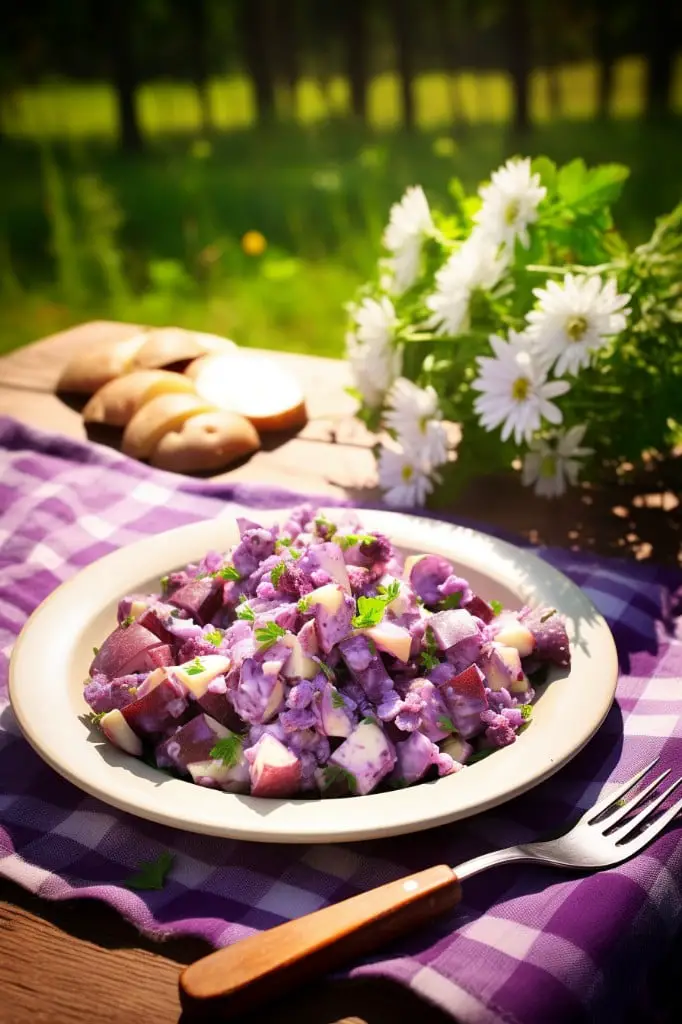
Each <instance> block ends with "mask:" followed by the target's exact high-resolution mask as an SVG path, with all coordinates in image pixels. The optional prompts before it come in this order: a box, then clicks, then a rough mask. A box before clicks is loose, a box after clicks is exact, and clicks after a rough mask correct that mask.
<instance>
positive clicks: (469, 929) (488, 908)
mask: <svg viewBox="0 0 682 1024" xmlns="http://www.w3.org/2000/svg"><path fill="white" fill-rule="evenodd" d="M298 500H300V496H297V495H292V494H287V493H285V492H281V491H274V490H271V489H266V488H256V487H249V486H242V485H227V484H213V483H208V482H203V481H197V480H190V479H187V478H183V477H178V476H172V475H170V474H165V473H160V472H156V471H154V470H151V469H149V468H147V467H145V466H143V465H141V464H139V463H135V462H131V461H130V460H128V459H126V458H124V457H123V456H121V455H118V454H116V453H115V452H112V451H110V450H108V449H104V448H101V447H98V446H95V445H85V444H80V443H76V442H73V441H69V440H67V439H65V438H61V437H57V436H53V435H48V434H43V433H38V432H35V431H32V430H29V429H26V428H24V427H23V426H20V425H18V424H17V423H15V422H13V421H11V420H0V874H2V875H4V876H5V877H7V878H11V879H14V880H15V881H16V882H18V883H19V884H20V885H23V886H25V887H26V888H27V889H30V890H31V891H32V892H34V893H38V894H39V895H41V896H44V897H46V898H47V899H67V898H77V897H96V898H99V899H102V900H106V901H107V902H109V903H110V904H112V905H113V906H114V907H116V908H117V909H118V910H119V911H120V913H121V914H123V915H124V916H125V917H127V918H128V919H129V920H131V921H133V922H134V923H135V924H136V925H137V926H138V928H140V929H141V930H142V931H144V932H146V933H148V934H151V935H156V936H159V937H164V936H169V935H179V934H192V935H199V936H202V937H204V938H206V939H208V940H209V941H210V942H211V943H213V944H215V945H216V946H219V945H224V944H227V943H230V942H233V941H235V940H236V939H239V938H242V937H244V936H246V935H249V934H250V933H252V932H253V931H254V930H258V929H263V928H269V927H271V926H273V925H276V924H278V923H280V922H281V921H283V920H286V919H288V918H292V917H295V916H298V915H300V914H304V913H306V912H307V911H311V910H315V909H316V908H318V907H321V906H324V905H325V904H327V903H331V902H335V901H337V900H340V899H343V898H344V897H347V896H351V895H353V894H355V893H358V892H362V891H364V890H366V889H368V888H370V887H372V886H376V885H379V884H381V883H383V882H386V881H389V880H391V879H394V878H397V877H400V876H401V875H403V874H405V873H407V872H411V871H414V870H418V869H419V868H422V867H427V866H428V865H430V864H434V863H439V862H447V863H451V864H457V863H458V862H460V861H462V860H465V859H466V858H468V857H471V856H474V855H476V854H479V853H483V852H484V851H486V850H489V849H492V848H497V847H501V846H505V845H507V844H510V843H516V842H519V841H524V840H529V839H531V838H532V837H534V836H536V835H537V834H538V833H539V832H542V831H545V830H547V829H550V828H555V827H556V826H558V825H560V824H561V823H562V822H564V821H566V820H568V819H569V818H570V817H572V816H573V815H574V813H575V809H576V808H586V807H588V806H589V805H590V804H591V803H592V802H593V801H594V800H595V798H596V797H597V795H598V794H599V792H600V791H602V790H604V789H606V788H608V787H609V786H612V785H614V784H615V783H617V782H618V781H622V780H623V779H626V778H628V777H629V776H630V775H631V774H632V773H633V772H634V770H635V769H636V768H637V767H639V766H640V765H642V764H644V763H646V762H647V761H648V760H651V759H652V758H653V757H654V756H655V755H656V754H660V755H661V759H662V765H663V767H672V768H674V769H677V770H678V771H679V770H680V769H682V719H681V717H680V716H681V714H682V619H680V618H677V619H676V615H678V616H679V614H680V611H682V608H681V605H682V573H679V572H676V571H674V570H665V569H662V568H656V567H653V566H640V565H631V564H626V563H624V562H617V561H611V562H609V561H605V560H600V559H597V558H594V557H592V556H590V555H586V554H576V553H572V552H568V551H560V550H545V549H539V554H540V555H541V556H542V557H543V558H546V559H547V560H548V561H551V562H552V563H553V564H554V565H556V566H557V567H558V568H559V569H561V570H563V572H565V573H566V574H567V575H568V576H570V577H571V578H572V579H573V580H575V581H576V582H577V583H578V584H579V585H580V586H582V588H583V589H584V590H585V592H586V593H587V594H589V596H590V597H591V598H592V599H593V601H594V602H595V604H596V605H597V606H598V607H599V608H600V610H601V611H602V612H603V614H604V615H605V616H606V617H607V619H608V620H609V623H610V625H611V627H612V629H613V632H614V634H615V636H616V640H617V644H618V649H619V654H620V661H621V678H620V682H619V685H618V693H617V701H616V703H615V705H614V707H613V708H612V710H611V712H610V713H609V716H608V718H607V720H606V722H605V723H604V725H603V727H602V728H601V730H600V731H599V733H598V735H597V736H596V737H595V738H594V739H593V740H592V742H591V743H590V744H589V745H588V746H587V747H586V748H585V750H583V751H582V752H581V753H580V754H579V755H578V756H577V757H576V758H575V759H574V760H573V761H572V762H571V763H570V765H568V766H567V767H566V768H565V769H564V770H563V771H561V772H559V773H558V774H557V775H556V776H555V777H554V778H552V779H550V780H548V781H547V782H545V783H543V784H542V785H540V786H538V787H537V788H536V789H535V790H533V791H532V792H530V793H528V794H526V795H525V796H523V797H521V798H519V799H517V800H515V801H513V802H511V803H509V804H506V805H505V806H502V807H500V808H498V809H496V810H494V811H492V812H488V813H486V814H483V815H480V816H478V817H475V818H473V819H471V820H469V821H466V822H460V823H454V824H453V825H451V826H446V827H443V828H439V829H437V830H433V831H430V832H425V833H418V834H415V835H414V836H406V837H401V838H396V839H389V840H382V841H376V842H368V843H362V844H356V845H353V844H351V845H345V846H343V845H336V846H268V845H259V844H251V843H242V842H236V841H229V840H217V839H212V838H210V837H205V836H195V835H191V834H189V833H185V832H180V831H174V830H172V829H169V828H164V827H161V826H159V825H155V824H151V823H149V822H146V821H142V820H138V819H136V818H134V817H131V816H128V815H126V814H124V813H122V812H119V811H114V810H112V809H110V808H109V807H107V806H105V805H104V804H102V803H99V802H98V801H97V800H95V799H92V798H91V797H88V796H85V795H84V794H83V793H81V792H80V791H79V790H78V789H76V788H75V787H74V786H72V785H71V784H70V783H68V782H66V781H65V780H64V779H62V778H61V777H60V776H58V775H57V774H55V773H54V772H53V771H52V770H51V769H50V768H48V767H47V766H46V765H44V764H43V763H42V762H41V760H40V759H39V758H38V757H37V755H36V754H35V753H34V752H33V751H32V749H31V748H30V747H29V746H28V744H27V743H26V742H25V741H24V740H23V739H22V737H21V736H20V734H19V730H18V728H17V725H16V722H15V720H14V718H13V716H12V712H11V709H10V708H9V706H8V703H7V668H8V662H9V658H10V655H11V651H12V644H13V642H14V639H15V637H16V635H17V634H18V632H19V630H20V629H21V627H22V625H23V623H24V622H25V620H26V618H27V616H28V615H29V614H30V612H31V611H32V610H33V609H34V608H35V607H36V606H37V605H38V604H39V603H40V602H41V601H42V600H43V599H44V598H45V597H47V595H48V594H49V593H50V592H51V591H52V590H53V589H54V588H55V587H56V586H57V585H58V584H60V583H61V582H62V581H63V580H65V579H67V578H68V577H69V576H71V575H73V574H74V573H76V572H78V570H79V569H80V568H81V567H82V566H83V565H86V564H87V563H89V562H92V561H93V560H94V559H96V558H99V557H100V556H101V555H104V554H106V553H107V552H109V551H112V550H114V549H115V548H118V547H120V546H121V545H122V544H127V543H129V542H131V541H134V540H137V539H138V538H140V537H143V536H146V535H149V534H154V533H158V532H159V531H160V530H164V529H168V528H171V527H175V526H179V525H181V524H184V523H190V522H194V521H197V520H200V519H204V518H208V517H213V516H216V515H221V516H233V515H234V514H236V513H237V512H238V511H241V512H243V511H244V509H245V508H248V509H249V510H251V511H252V510H254V509H258V508H266V507H267V508H271V507H286V506H290V505H292V504H294V503H295V502H296V501H298ZM47 639H48V638H46V640H47ZM679 839H680V826H679V825H678V826H677V828H672V829H671V830H670V831H669V832H668V833H667V834H665V835H663V836H662V837H660V838H659V839H657V840H656V841H655V842H654V843H653V844H652V845H651V846H650V847H649V848H648V849H647V850H646V851H645V852H644V853H643V854H641V855H640V856H638V857H636V858H635V859H634V860H631V861H629V862H628V863H626V864H623V865H621V866H620V867H617V868H614V869H613V870H609V871H604V872H602V873H600V874H593V875H590V876H587V877H581V878H578V877H575V876H573V875H571V874H570V873H567V872H561V871H547V870H543V869H539V868H534V867H533V866H527V867H518V866H515V867H513V868H503V869H499V870H495V871H492V872H487V873H485V874H483V875H481V876H478V877H477V878H473V879H471V880H470V881H469V882H467V883H466V885H465V887H464V900H463V903H462V904H461V906H460V907H459V908H458V909H457V910H456V911H455V912H453V913H452V914H451V915H449V916H448V917H446V918H443V919H439V920H438V921H436V922H434V924H433V926H432V927H431V928H430V929H429V930H428V931H427V932H425V933H422V934H419V935H415V936H414V937H411V938H410V939H408V940H406V941H404V942H402V943H400V944H399V945H395V946H393V947H392V948H390V949H388V950H385V951H382V952H380V953H379V954H378V955H377V956H376V957H374V958H373V959H372V960H371V961H367V962H365V963H363V964H361V965H356V966H355V967H354V968H353V969H352V972H351V973H352V974H355V975H360V974H381V975H386V976H389V977H391V978H393V979H395V980H398V981H400V982H402V983H404V984H406V985H411V986H412V987H413V988H414V989H415V990H416V991H418V992H419V993H421V994H422V995H423V996H425V997H427V998H428V999H430V1000H432V1001H434V1002H436V1003H438V1004H440V1006H442V1007H444V1008H445V1009H446V1010H448V1011H450V1012H451V1013H452V1014H453V1016H454V1017H456V1018H457V1019H458V1020H460V1021H463V1022H472V1024H473V1022H475V1024H484V1022H485V1024H488V1022H498V1021H505V1022H510V1024H513V1022H518V1024H530V1022H533V1024H535V1022H537V1024H545V1022H549V1021H551V1022H553V1024H560V1022H562V1021H583V1020H584V1021H588V1020H608V1021H609V1022H613V1021H618V1020H623V1019H625V1017H626V1015H627V1013H628V1011H629V1008H631V1007H632V1006H633V1005H638V1006H645V1005H647V1004H646V1000H647V999H648V998H649V995H650V993H649V992H648V988H647V986H648V985H649V979H650V974H651V971H652V969H653V968H654V967H655V965H656V963H657V961H659V959H660V958H661V956H662V955H663V954H664V953H665V951H666V950H667V949H669V948H670V944H671V942H672V940H673V938H674V936H675V934H676V932H677V931H678V929H679V926H680V923H681V919H682V902H681V892H680V882H681V881H682V845H681V844H680V842H679ZM165 850H170V851H171V852H172V853H173V854H174V855H175V862H174V866H173V868H172V870H171V872H170V874H169V877H168V880H167V884H166V885H165V887H164V888H163V889H162V890H160V891H152V892H147V893H136V892H132V891H130V890H128V889H126V888H124V887H123V886H122V884H121V882H122V880H124V879H126V878H128V877H129V876H130V875H131V874H133V873H134V872H135V870H136V869H137V867H138V865H139V863H140V861H142V860H150V859H153V858H155V857H157V856H158V855H159V854H160V853H161V852H162V851H165ZM640 1019H641V1016H640ZM646 1019H651V1018H650V1017H646Z"/></svg>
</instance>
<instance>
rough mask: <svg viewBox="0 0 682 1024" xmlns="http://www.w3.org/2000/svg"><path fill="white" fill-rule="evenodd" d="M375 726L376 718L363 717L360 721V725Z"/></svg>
mask: <svg viewBox="0 0 682 1024" xmlns="http://www.w3.org/2000/svg"><path fill="white" fill-rule="evenodd" d="M376 724H377V720H376V718H372V716H371V715H365V717H364V718H361V719H360V725H376Z"/></svg>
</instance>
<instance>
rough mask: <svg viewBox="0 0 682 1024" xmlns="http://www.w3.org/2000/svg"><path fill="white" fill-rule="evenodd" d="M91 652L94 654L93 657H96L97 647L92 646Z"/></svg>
mask: <svg viewBox="0 0 682 1024" xmlns="http://www.w3.org/2000/svg"><path fill="white" fill-rule="evenodd" d="M92 653H93V654H94V655H95V657H97V655H98V654H99V647H93V648H92Z"/></svg>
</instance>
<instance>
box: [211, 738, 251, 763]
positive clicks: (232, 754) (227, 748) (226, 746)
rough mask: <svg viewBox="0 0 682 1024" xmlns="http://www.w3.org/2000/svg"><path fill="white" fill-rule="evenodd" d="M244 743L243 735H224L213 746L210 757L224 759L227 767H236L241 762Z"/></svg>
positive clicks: (218, 759)
mask: <svg viewBox="0 0 682 1024" xmlns="http://www.w3.org/2000/svg"><path fill="white" fill-rule="evenodd" d="M243 746H244V743H243V740H242V738H241V736H237V735H236V733H233V732H232V733H230V735H229V736H223V737H222V739H219V740H218V742H217V743H216V744H215V746H214V747H212V748H211V752H210V754H209V757H212V758H214V759H215V760H216V761H222V762H223V764H224V765H225V767H226V768H234V766H235V765H236V764H239V760H240V758H241V756H242V749H243Z"/></svg>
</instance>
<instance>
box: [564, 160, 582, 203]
mask: <svg viewBox="0 0 682 1024" xmlns="http://www.w3.org/2000/svg"><path fill="white" fill-rule="evenodd" d="M586 173H587V168H586V167H585V161H584V160H583V159H582V158H581V157H578V158H576V159H575V160H571V162H570V163H568V164H564V166H563V167H561V168H560V169H559V173H558V175H557V191H558V193H559V195H560V196H561V198H562V199H563V200H564V202H565V203H568V205H569V206H571V205H572V204H573V203H574V202H576V200H577V199H578V197H579V196H580V193H581V191H582V188H583V184H584V181H585V175H586Z"/></svg>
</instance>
